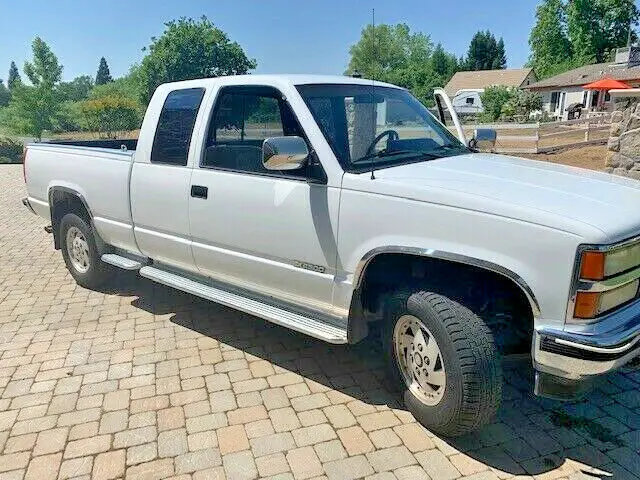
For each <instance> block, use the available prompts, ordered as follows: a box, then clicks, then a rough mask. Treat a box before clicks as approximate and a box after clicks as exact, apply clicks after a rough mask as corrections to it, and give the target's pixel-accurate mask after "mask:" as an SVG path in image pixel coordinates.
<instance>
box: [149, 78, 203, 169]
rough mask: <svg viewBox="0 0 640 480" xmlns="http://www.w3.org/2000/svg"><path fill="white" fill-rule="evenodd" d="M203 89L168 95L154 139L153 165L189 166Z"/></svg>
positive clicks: (186, 90)
mask: <svg viewBox="0 0 640 480" xmlns="http://www.w3.org/2000/svg"><path fill="white" fill-rule="evenodd" d="M203 95H204V89H203V88H187V89H184V90H174V91H173V92H171V93H169V95H167V98H166V100H165V101H164V105H163V106H162V111H161V112H160V119H159V120H158V126H157V128H156V136H155V138H154V139H153V149H152V150H151V161H152V162H154V163H169V164H172V165H186V164H187V156H188V155H189V145H190V144H191V135H192V133H193V126H194V124H195V122H196V116H197V115H198V109H199V108H200V102H202V97H203Z"/></svg>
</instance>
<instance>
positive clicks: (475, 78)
mask: <svg viewBox="0 0 640 480" xmlns="http://www.w3.org/2000/svg"><path fill="white" fill-rule="evenodd" d="M536 81H537V77H536V74H535V72H534V71H533V69H532V68H509V69H500V70H478V71H467V72H456V73H455V74H454V75H453V77H451V80H449V83H447V85H446V86H445V87H444V90H445V91H446V92H447V95H449V97H450V98H451V101H452V103H453V107H454V108H455V110H456V112H457V113H458V114H461V115H465V114H467V115H469V114H477V113H482V111H483V108H482V100H481V98H480V96H481V95H482V92H484V90H485V89H486V88H488V87H493V86H497V85H501V86H505V87H515V88H524V87H526V86H527V85H530V84H532V83H535V82H536Z"/></svg>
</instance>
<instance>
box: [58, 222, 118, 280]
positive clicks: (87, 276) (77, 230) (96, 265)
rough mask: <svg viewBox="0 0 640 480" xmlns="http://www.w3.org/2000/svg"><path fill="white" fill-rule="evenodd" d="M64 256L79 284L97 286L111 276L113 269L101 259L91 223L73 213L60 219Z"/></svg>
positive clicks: (70, 271)
mask: <svg viewBox="0 0 640 480" xmlns="http://www.w3.org/2000/svg"><path fill="white" fill-rule="evenodd" d="M60 239H61V243H62V257H63V258H64V263H65V264H66V265H67V269H68V270H69V273H71V276H72V277H73V278H74V279H75V281H76V283H78V285H81V286H83V287H85V288H96V287H99V286H100V285H102V284H104V283H105V282H106V281H107V280H108V279H109V277H110V274H111V269H110V268H109V267H108V265H106V264H105V263H104V262H102V260H101V259H100V256H101V255H100V252H99V251H98V247H97V245H96V240H95V235H94V233H93V230H92V228H91V226H90V225H88V224H87V222H85V221H84V220H83V219H82V218H80V217H79V216H78V215H75V214H73V213H67V214H66V215H65V216H64V217H62V220H61V221H60Z"/></svg>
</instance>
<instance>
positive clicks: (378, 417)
mask: <svg viewBox="0 0 640 480" xmlns="http://www.w3.org/2000/svg"><path fill="white" fill-rule="evenodd" d="M358 423H359V424H360V426H361V427H362V428H363V429H364V431H366V432H372V431H373V430H379V429H381V428H387V427H393V426H395V425H399V424H400V420H398V417H396V416H395V415H394V414H393V412H391V411H386V412H378V413H370V414H367V415H363V416H362V417H359V418H358Z"/></svg>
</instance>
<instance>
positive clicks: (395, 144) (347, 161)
mask: <svg viewBox="0 0 640 480" xmlns="http://www.w3.org/2000/svg"><path fill="white" fill-rule="evenodd" d="M297 88H298V91H299V92H300V94H301V95H302V98H303V99H304V101H305V102H306V104H307V106H308V107H309V109H310V110H311V113H312V115H313V117H314V118H315V120H316V122H317V123H318V125H319V126H320V129H321V130H322V133H323V135H324V137H325V138H326V140H327V142H328V143H329V145H331V148H332V149H333V152H334V153H335V155H336V157H337V158H338V161H339V162H340V163H341V164H342V167H343V168H344V169H345V170H346V171H350V172H361V171H366V170H368V169H370V168H372V167H375V168H384V167H390V166H395V165H399V164H404V163H411V162H417V161H424V160H432V159H434V158H441V157H446V156H451V155H459V154H462V153H467V152H468V151H469V150H468V149H467V148H466V147H465V146H464V145H463V144H462V143H461V142H460V141H459V140H458V139H457V138H456V137H455V136H454V135H453V134H452V133H451V132H449V130H447V129H446V128H445V127H443V126H442V124H441V123H440V122H438V121H437V120H436V119H435V117H434V116H433V115H431V113H430V112H429V111H428V110H427V109H426V107H424V105H422V104H421V103H420V102H419V101H418V100H417V99H416V98H415V97H414V96H413V95H411V94H410V93H409V92H407V91H406V90H401V89H397V88H390V87H379V86H376V87H372V86H371V85H353V84H331V85H329V84H322V85H321V84H315V85H299V86H298V87H297Z"/></svg>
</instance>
